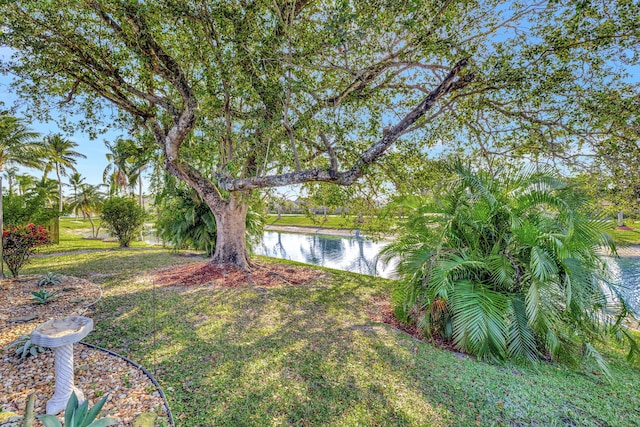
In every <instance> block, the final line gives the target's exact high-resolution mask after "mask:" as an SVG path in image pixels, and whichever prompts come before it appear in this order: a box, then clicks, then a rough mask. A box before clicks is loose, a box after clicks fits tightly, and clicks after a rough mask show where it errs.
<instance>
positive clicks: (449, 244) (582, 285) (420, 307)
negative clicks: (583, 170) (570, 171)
mask: <svg viewBox="0 0 640 427" xmlns="http://www.w3.org/2000/svg"><path fill="white" fill-rule="evenodd" d="M454 171H455V172H456V174H457V179H456V180H454V181H453V182H451V183H450V184H449V185H447V186H445V187H444V188H443V189H442V190H441V191H436V192H435V195H434V198H433V199H432V200H431V201H419V200H418V201H417V203H416V200H414V203H413V204H407V206H406V212H407V213H408V217H407V222H406V224H405V226H404V231H403V232H402V234H401V236H400V237H399V239H397V240H396V242H394V243H393V244H392V245H390V246H388V247H387V248H386V249H385V254H386V256H387V257H392V256H397V257H398V258H399V259H400V264H399V266H398V271H399V273H400V274H401V276H402V277H403V279H404V280H403V282H402V285H400V286H398V288H397V289H396V290H395V293H394V299H395V302H396V315H397V316H398V317H399V318H401V319H402V320H404V321H407V322H414V323H416V324H417V325H418V326H419V327H420V328H421V329H422V330H423V331H424V333H425V334H427V335H437V336H439V337H440V338H442V339H444V340H446V341H449V342H450V343H452V344H453V346H454V347H455V348H457V349H460V350H462V351H465V352H468V353H471V354H474V355H477V356H479V357H485V358H494V359H504V358H516V359H527V360H537V359H546V358H551V359H553V360H558V361H564V362H569V363H574V364H575V363H577V362H579V360H580V359H581V358H582V357H585V356H588V357H591V358H592V359H593V360H595V361H596V362H597V363H598V364H599V365H600V367H601V368H602V369H603V370H604V371H605V373H606V365H605V364H604V363H603V359H602V358H601V357H600V355H599V354H598V353H597V352H596V351H595V349H594V348H593V345H592V344H593V343H594V342H596V341H599V340H602V339H604V338H605V335H606V333H607V332H610V331H611V330H612V328H609V326H611V325H612V324H613V325H614V326H616V327H619V323H618V321H619V320H620V319H619V318H616V317H615V316H612V312H611V311H607V310H606V309H607V308H611V307H608V306H607V303H608V302H607V298H606V295H605V291H604V290H603V286H605V284H606V283H608V282H607V277H606V271H607V270H606V268H605V264H604V262H603V260H601V258H600V257H599V256H598V254H597V250H598V248H600V247H602V246H606V247H609V248H611V249H612V250H615V248H614V246H613V241H612V240H611V238H610V237H609V236H608V234H607V233H606V231H607V230H608V229H609V228H610V226H609V224H608V223H607V221H606V220H604V219H601V218H598V217H597V216H595V215H592V214H590V213H589V212H588V211H586V210H585V206H586V204H587V200H586V199H585V198H584V197H582V196H581V195H580V194H579V193H577V192H575V191H574V190H573V189H572V188H570V187H569V186H567V185H566V184H565V183H564V182H563V181H562V180H560V179H557V178H555V177H554V176H552V175H550V174H547V173H535V172H533V171H523V172H520V173H512V174H501V175H498V176H490V175H488V174H485V173H474V172H471V171H470V170H468V169H465V168H463V167H462V166H460V165H456V166H455V167H454ZM614 290H615V289H614ZM624 311H625V310H624V307H622V310H621V311H619V312H618V314H622V313H624ZM607 323H609V324H608V325H607ZM613 329H615V328H613ZM618 332H622V333H623V334H624V331H620V329H619V328H618ZM631 344H632V348H635V347H634V345H635V343H633V342H632V343H631Z"/></svg>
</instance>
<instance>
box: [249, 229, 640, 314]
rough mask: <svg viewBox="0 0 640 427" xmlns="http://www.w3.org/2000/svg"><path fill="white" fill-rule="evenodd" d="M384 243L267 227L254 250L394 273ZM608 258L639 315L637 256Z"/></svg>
mask: <svg viewBox="0 0 640 427" xmlns="http://www.w3.org/2000/svg"><path fill="white" fill-rule="evenodd" d="M386 244H387V242H372V241H370V240H366V239H356V238H353V237H337V236H327V235H320V234H294V233H279V232H276V231H267V232H265V233H264V237H263V239H262V242H261V243H260V244H259V245H257V246H256V247H254V253H256V254H257V255H266V256H270V257H274V258H283V259H290V260H292V261H298V262H304V263H307V264H314V265H321V266H324V267H330V268H335V269H338V270H346V271H352V272H354V273H360V274H368V275H371V276H381V277H394V271H393V270H394V269H393V266H387V265H385V264H384V263H382V262H381V261H379V260H378V254H379V253H380V250H381V249H382V248H383V247H384V246H385V245H386ZM607 262H608V263H609V267H610V269H611V272H612V275H613V279H614V280H613V281H614V282H615V283H617V284H618V285H619V286H618V288H619V291H620V294H621V296H622V297H623V298H624V300H625V301H626V302H627V304H628V306H629V308H630V310H631V311H632V312H633V313H634V314H635V315H636V317H638V318H640V257H638V256H626V257H622V258H617V259H614V258H610V257H608V258H607Z"/></svg>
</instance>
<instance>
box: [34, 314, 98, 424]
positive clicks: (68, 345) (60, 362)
mask: <svg viewBox="0 0 640 427" xmlns="http://www.w3.org/2000/svg"><path fill="white" fill-rule="evenodd" d="M92 329H93V320H91V319H89V318H88V317H84V316H67V317H63V318H61V319H52V320H49V321H48V322H45V323H43V324H42V325H40V326H38V327H37V328H36V329H34V330H33V332H31V342H33V343H34V344H37V345H39V346H42V347H51V348H52V349H53V351H54V357H55V372H56V377H55V378H56V383H55V388H54V393H53V396H52V397H51V399H49V401H48V402H47V414H49V415H57V414H58V413H60V411H62V410H64V409H65V408H66V407H67V402H68V400H69V397H70V396H71V393H73V392H75V393H76V396H77V397H78V401H79V402H82V401H84V393H82V391H81V390H79V389H77V388H76V387H75V386H74V385H73V373H74V372H73V343H75V342H78V341H80V340H81V339H82V338H84V337H86V336H87V335H88V334H89V332H91V330H92Z"/></svg>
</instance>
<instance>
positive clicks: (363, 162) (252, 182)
mask: <svg viewBox="0 0 640 427" xmlns="http://www.w3.org/2000/svg"><path fill="white" fill-rule="evenodd" d="M467 63H468V58H465V59H463V60H461V61H459V62H458V63H457V64H456V65H455V66H454V67H453V68H452V69H451V70H450V71H449V73H448V74H447V76H446V77H445V78H444V80H443V81H442V83H440V85H438V87H436V88H435V89H434V90H432V91H431V93H430V94H429V95H428V96H427V97H426V98H425V99H424V100H423V101H422V102H421V103H420V104H418V106H416V107H415V108H414V109H413V110H411V111H410V112H409V113H408V114H407V115H406V116H405V117H404V118H403V119H402V120H400V122H398V123H397V124H396V125H395V126H393V127H392V128H390V129H389V131H388V132H387V133H385V134H384V135H383V137H382V138H381V139H380V140H378V141H377V142H376V143H374V144H373V145H371V146H370V147H369V148H368V149H367V150H366V151H364V152H363V153H362V154H361V155H360V157H359V158H358V159H357V160H356V161H355V163H354V164H353V166H352V167H351V168H350V169H348V170H345V171H342V172H333V171H332V170H331V169H329V170H327V169H319V168H314V169H309V170H304V171H296V172H291V173H284V174H279V175H268V176H262V177H252V178H243V179H231V178H229V177H227V176H223V175H218V183H219V185H220V187H221V188H223V189H225V190H227V191H240V190H252V189H256V188H265V187H278V186H282V185H291V184H301V183H304V182H310V181H322V182H333V183H335V184H340V185H350V184H352V183H353V182H355V180H356V179H358V178H359V177H360V176H362V174H363V173H364V172H365V170H366V168H367V167H368V166H369V165H370V164H372V163H373V162H374V161H376V160H377V159H378V158H379V157H381V156H382V155H383V154H384V153H385V151H386V150H387V149H388V148H389V147H390V146H391V145H393V143H394V142H395V141H396V140H397V139H398V138H399V137H400V136H401V135H402V134H403V133H404V130H405V129H407V128H408V127H409V126H411V125H412V124H413V123H415V122H416V121H417V120H418V119H419V118H421V117H422V116H424V115H425V113H426V112H427V111H429V110H430V109H431V108H432V107H433V106H434V105H435V103H436V102H437V101H438V100H439V99H440V98H442V97H443V96H445V95H446V94H448V93H450V92H451V91H452V90H453V89H454V88H456V89H459V88H461V87H463V86H464V85H465V84H466V83H469V82H470V81H471V80H472V79H473V74H469V75H467V76H464V77H463V78H461V79H458V80H456V77H457V76H458V74H459V73H460V70H462V68H463V67H465V66H466V65H467Z"/></svg>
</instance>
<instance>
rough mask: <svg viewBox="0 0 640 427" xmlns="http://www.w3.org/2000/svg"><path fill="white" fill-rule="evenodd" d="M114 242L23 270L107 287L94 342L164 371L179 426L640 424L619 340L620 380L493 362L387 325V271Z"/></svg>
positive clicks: (632, 369) (616, 374) (633, 367)
mask: <svg viewBox="0 0 640 427" xmlns="http://www.w3.org/2000/svg"><path fill="white" fill-rule="evenodd" d="M63 236H65V238H66V239H70V241H73V239H76V240H79V237H73V235H72V234H71V233H66V232H63ZM82 245H83V243H82V242H81V241H78V242H77V243H76V244H73V243H67V244H65V245H63V247H64V248H69V247H74V248H75V247H80V246H82ZM103 245H104V243H103V242H100V243H99V244H98V245H96V247H95V248H92V247H91V246H90V245H87V246H83V249H84V251H82V252H75V253H68V252H62V253H59V254H56V253H50V254H47V255H46V256H41V257H37V258H34V259H33V261H32V262H31V263H30V264H29V265H28V266H27V268H25V269H24V272H23V273H24V274H43V273H46V272H48V271H55V272H59V273H63V274H66V275H72V276H77V277H81V278H85V279H88V280H90V281H92V282H94V283H97V284H99V285H100V286H101V287H102V288H103V291H104V295H103V298H102V299H101V300H100V302H99V303H98V304H97V305H96V306H95V308H94V311H93V312H92V313H90V314H89V315H90V316H92V317H93V319H94V321H95V324H96V325H95V329H94V331H93V332H92V333H91V334H90V335H89V336H88V337H87V339H86V341H88V342H90V343H93V344H96V345H99V346H101V347H105V348H108V349H111V350H113V351H115V352H118V353H120V354H122V355H125V356H126V357H128V358H130V359H132V360H134V361H136V362H138V363H141V364H142V365H143V366H145V367H146V368H147V369H148V370H149V371H151V372H152V373H155V375H156V378H157V379H158V381H159V382H160V384H161V385H162V387H163V388H164V391H165V393H166V395H167V398H168V401H169V403H170V406H171V410H172V412H173V415H174V417H175V419H176V424H177V425H179V426H202V425H207V426H209V425H233V426H240V425H255V426H265V425H300V426H302V425H327V426H328V425H341V426H343V425H347V426H349V425H352V426H356V425H366V426H370V425H381V426H390V425H397V426H420V425H443V426H444V425H447V426H448V425H459V426H468V425H585V426H604V425H640V409H638V408H640V396H639V395H638V393H637V390H638V389H640V364H639V363H638V362H637V361H635V362H632V363H629V362H627V361H626V360H625V354H624V353H623V351H622V350H621V349H620V348H618V347H617V346H615V345H613V344H611V345H609V346H606V347H603V351H604V352H605V354H606V355H607V357H608V359H609V363H610V365H611V372H612V376H613V379H612V381H611V382H608V381H607V380H606V379H605V378H603V377H602V376H600V375H597V374H595V373H594V372H596V370H595V369H592V368H593V367H590V366H583V367H582V369H578V370H573V369H570V368H567V367H563V366H558V365H555V364H547V363H544V364H538V365H534V366H531V365H529V366H526V365H520V364H513V363H504V364H502V365H492V364H488V363H485V362H480V361H477V360H475V359H473V358H471V357H468V356H466V355H463V354H460V353H455V352H451V351H449V350H446V349H441V348H439V347H437V346H434V345H433V344H430V343H426V342H420V341H417V340H416V339H414V338H412V337H411V336H410V335H408V334H406V333H405V332H402V331H400V330H398V329H396V328H395V327H393V326H390V325H388V324H386V323H384V322H383V320H388V310H389V303H388V295H389V290H390V288H391V286H392V282H391V281H388V280H384V279H379V278H373V277H369V276H361V275H356V274H350V273H346V272H339V271H330V270H322V269H313V270H312V269H309V268H308V267H304V270H297V269H298V268H301V267H300V266H295V265H289V264H285V265H284V267H283V264H282V263H278V262H276V261H274V260H268V259H258V260H257V262H258V264H259V267H258V270H259V271H262V272H263V273H265V272H266V277H269V276H272V277H274V281H273V283H269V284H265V283H262V282H259V281H256V282H254V284H253V285H251V284H249V283H248V282H247V283H244V284H243V283H239V282H238V281H237V280H236V281H234V282H233V286H229V284H230V283H231V281H229V280H226V279H225V277H224V275H223V276H222V277H219V278H218V279H216V280H212V281H204V282H202V281H200V282H201V283H198V281H191V282H188V281H184V280H182V281H181V280H180V279H179V277H178V276H179V272H180V271H181V267H184V266H191V268H192V269H193V268H194V266H197V267H198V268H200V266H199V264H202V263H203V261H204V260H203V259H202V258H201V257H199V256H194V255H193V254H184V253H172V252H170V251H167V250H163V249H159V248H155V249H154V248H137V249H135V248H134V249H130V250H116V249H105V248H104V247H103ZM115 245H116V244H115V243H113V246H115ZM159 270H160V271H159ZM272 270H276V271H287V270H291V271H293V272H294V273H292V274H293V276H294V277H295V276H300V277H303V276H304V275H303V274H302V273H299V274H298V271H305V272H307V273H305V274H307V275H308V276H305V277H308V278H309V279H308V280H300V281H298V282H295V281H291V280H289V281H288V280H285V279H283V278H282V275H280V274H279V273H277V272H276V273H270V272H271V271H272ZM309 271H313V274H309V273H308V272H309ZM169 273H170V274H169ZM174 273H175V274H176V275H178V276H175V277H174V276H172V274H174ZM283 274H284V273H283ZM172 277H174V279H171V278H172ZM227 277H230V276H227ZM15 362H16V361H15V360H13V359H9V363H15Z"/></svg>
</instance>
